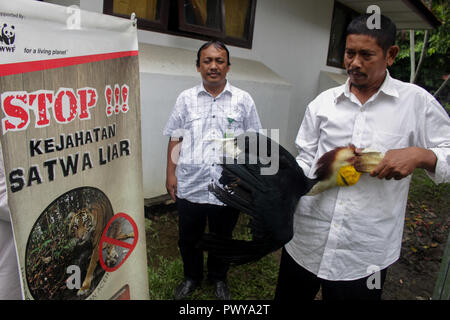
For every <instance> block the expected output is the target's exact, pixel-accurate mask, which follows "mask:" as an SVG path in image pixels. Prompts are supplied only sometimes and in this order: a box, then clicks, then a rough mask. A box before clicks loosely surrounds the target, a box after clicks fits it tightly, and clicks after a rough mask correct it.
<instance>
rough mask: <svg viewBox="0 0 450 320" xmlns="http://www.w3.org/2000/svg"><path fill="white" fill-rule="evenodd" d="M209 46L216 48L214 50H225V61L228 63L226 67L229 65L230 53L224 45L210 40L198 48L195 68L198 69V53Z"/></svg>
mask: <svg viewBox="0 0 450 320" xmlns="http://www.w3.org/2000/svg"><path fill="white" fill-rule="evenodd" d="M211 45H212V46H214V48H216V49H223V50H225V51H226V52H227V61H228V62H227V65H231V62H230V52H229V51H228V48H227V47H226V45H225V44H224V43H223V42H220V41H217V40H210V41H208V42H206V43H204V44H203V45H202V46H201V47H200V49H198V51H197V61H196V64H197V67H200V52H202V50H203V49H206V48H208V47H209V46H211Z"/></svg>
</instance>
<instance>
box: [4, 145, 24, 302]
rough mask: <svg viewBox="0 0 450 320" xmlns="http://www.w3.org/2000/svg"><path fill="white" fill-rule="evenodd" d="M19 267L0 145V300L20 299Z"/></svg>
mask: <svg viewBox="0 0 450 320" xmlns="http://www.w3.org/2000/svg"><path fill="white" fill-rule="evenodd" d="M20 299H22V293H21V288H20V278H19V267H18V265H17V257H16V247H15V244H14V237H13V231H12V225H11V218H10V216H9V207H8V198H7V194H6V179H5V169H4V167H3V155H2V148H1V146H0V300H20Z"/></svg>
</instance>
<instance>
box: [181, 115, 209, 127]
mask: <svg viewBox="0 0 450 320" xmlns="http://www.w3.org/2000/svg"><path fill="white" fill-rule="evenodd" d="M203 118H204V116H203V115H202V114H201V113H193V112H190V113H188V114H187V115H186V121H185V123H184V128H185V129H187V130H191V129H194V128H195V127H197V129H201V127H202V124H203Z"/></svg>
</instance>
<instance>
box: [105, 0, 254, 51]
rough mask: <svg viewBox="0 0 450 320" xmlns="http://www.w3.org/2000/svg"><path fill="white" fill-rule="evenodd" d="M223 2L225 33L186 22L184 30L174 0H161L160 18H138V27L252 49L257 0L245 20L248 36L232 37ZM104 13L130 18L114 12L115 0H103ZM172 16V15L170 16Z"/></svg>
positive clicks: (251, 2) (251, 5)
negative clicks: (226, 32) (227, 33)
mask: <svg viewBox="0 0 450 320" xmlns="http://www.w3.org/2000/svg"><path fill="white" fill-rule="evenodd" d="M220 1H221V3H222V25H223V34H221V35H219V34H214V32H211V30H213V29H208V28H205V27H201V26H195V25H189V24H185V26H187V27H188V28H186V29H189V30H182V29H181V28H180V27H181V19H180V15H181V11H182V10H181V8H180V6H179V5H178V2H181V1H180V0H178V1H176V2H175V1H173V0H161V11H160V20H159V21H157V22H155V21H151V20H146V19H142V18H139V17H138V19H137V21H138V23H137V25H138V29H140V30H144V31H154V32H160V33H164V34H170V35H175V36H180V37H187V38H193V39H198V40H205V41H207V40H211V38H214V39H217V40H220V41H222V42H223V43H225V44H227V45H231V46H236V47H241V48H246V49H251V48H252V44H253V31H254V26H255V14H256V1H257V0H249V1H250V5H249V10H250V11H249V14H248V15H247V19H246V22H245V32H244V33H245V35H246V38H236V37H230V36H226V35H225V8H224V6H225V3H224V0H220ZM171 2H172V6H173V3H176V4H177V5H176V7H177V8H176V11H175V10H173V8H172V6H170V3H171ZM103 13H104V14H109V15H113V16H118V17H123V18H130V17H129V16H125V15H120V14H115V13H113V0H103ZM174 15H177V17H176V20H177V21H175V22H173V21H172V22H171V19H173V17H174ZM169 16H170V17H169Z"/></svg>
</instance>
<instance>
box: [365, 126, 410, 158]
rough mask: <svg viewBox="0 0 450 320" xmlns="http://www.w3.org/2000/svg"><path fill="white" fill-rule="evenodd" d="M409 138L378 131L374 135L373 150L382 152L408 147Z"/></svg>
mask: <svg viewBox="0 0 450 320" xmlns="http://www.w3.org/2000/svg"><path fill="white" fill-rule="evenodd" d="M408 146H409V145H408V137H407V136H406V135H401V134H398V133H392V132H386V131H380V130H377V131H375V132H374V134H373V141H372V146H371V148H373V149H375V150H378V151H380V152H383V153H385V152H387V151H388V150H392V149H402V148H406V147H408Z"/></svg>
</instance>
